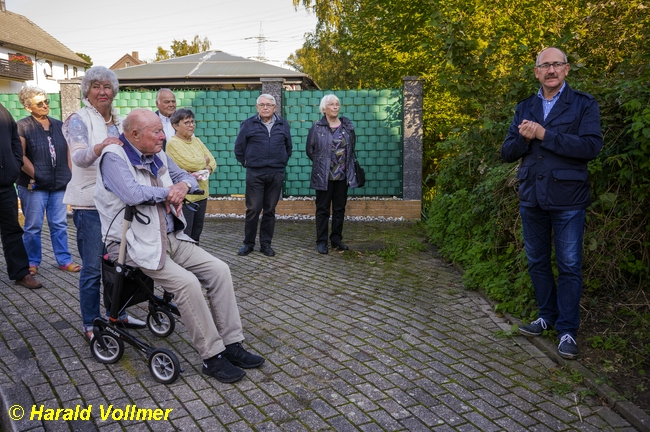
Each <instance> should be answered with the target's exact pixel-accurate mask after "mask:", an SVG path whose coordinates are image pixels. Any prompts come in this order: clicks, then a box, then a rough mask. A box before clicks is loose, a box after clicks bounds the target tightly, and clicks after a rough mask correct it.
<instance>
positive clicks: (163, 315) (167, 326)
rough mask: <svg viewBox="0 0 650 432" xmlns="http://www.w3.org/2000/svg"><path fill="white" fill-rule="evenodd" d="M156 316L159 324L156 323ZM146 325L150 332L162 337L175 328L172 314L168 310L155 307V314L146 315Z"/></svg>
mask: <svg viewBox="0 0 650 432" xmlns="http://www.w3.org/2000/svg"><path fill="white" fill-rule="evenodd" d="M156 318H158V321H160V324H158V323H156ZM147 327H149V330H151V333H153V334H155V335H156V336H158V337H162V338H164V337H167V336H169V335H170V334H172V333H173V332H174V328H176V320H175V319H174V315H172V313H171V312H169V311H168V310H166V309H163V308H156V312H155V315H154V314H151V313H149V315H147Z"/></svg>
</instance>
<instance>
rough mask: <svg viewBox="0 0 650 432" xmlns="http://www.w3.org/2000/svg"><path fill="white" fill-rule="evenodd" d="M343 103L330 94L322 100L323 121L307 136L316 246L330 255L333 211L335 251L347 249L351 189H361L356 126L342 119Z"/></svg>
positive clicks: (333, 244)
mask: <svg viewBox="0 0 650 432" xmlns="http://www.w3.org/2000/svg"><path fill="white" fill-rule="evenodd" d="M340 109H341V102H340V101H339V98H338V97H336V95H333V94H328V95H325V96H323V99H321V101H320V112H321V113H322V114H323V118H321V119H320V120H319V121H317V122H316V123H314V125H313V126H312V127H311V129H310V130H309V135H307V156H308V157H309V159H311V161H312V162H313V165H312V170H311V183H310V185H309V187H311V188H312V189H315V190H316V246H317V249H318V252H319V253H321V254H326V253H327V228H328V223H329V219H330V206H331V208H332V232H331V234H330V236H329V239H330V242H331V244H332V249H338V250H342V251H344V250H348V247H347V246H346V245H345V244H344V243H343V241H342V240H343V220H344V219H345V205H346V203H347V199H348V187H350V188H356V187H357V186H358V183H357V177H356V174H355V171H354V158H355V155H354V146H355V144H356V135H355V134H354V126H353V125H352V122H351V121H350V119H349V118H347V117H339V110H340Z"/></svg>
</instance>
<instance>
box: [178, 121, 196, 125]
mask: <svg viewBox="0 0 650 432" xmlns="http://www.w3.org/2000/svg"><path fill="white" fill-rule="evenodd" d="M179 123H183V124H184V125H185V126H194V125H195V124H196V122H195V121H194V120H185V121H182V122H179Z"/></svg>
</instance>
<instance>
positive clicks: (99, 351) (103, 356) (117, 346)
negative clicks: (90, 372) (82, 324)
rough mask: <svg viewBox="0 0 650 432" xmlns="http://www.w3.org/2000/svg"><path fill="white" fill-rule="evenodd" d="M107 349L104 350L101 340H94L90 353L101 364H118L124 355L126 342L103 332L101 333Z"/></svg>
mask: <svg viewBox="0 0 650 432" xmlns="http://www.w3.org/2000/svg"><path fill="white" fill-rule="evenodd" d="M100 335H101V338H102V339H103V340H104V343H105V344H106V348H107V349H105V350H104V349H103V348H102V345H101V344H100V343H99V340H98V339H96V338H93V340H92V342H91V344H90V352H91V353H92V354H93V357H95V360H97V361H98V362H100V363H105V364H112V363H117V362H118V361H120V359H121V358H122V355H124V342H122V339H120V338H118V337H115V336H114V335H113V334H111V333H109V332H106V331H103V332H101V333H100Z"/></svg>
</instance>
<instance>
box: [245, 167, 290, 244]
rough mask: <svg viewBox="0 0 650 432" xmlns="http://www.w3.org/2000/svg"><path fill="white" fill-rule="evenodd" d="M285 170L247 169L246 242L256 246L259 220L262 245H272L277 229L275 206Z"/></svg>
mask: <svg viewBox="0 0 650 432" xmlns="http://www.w3.org/2000/svg"><path fill="white" fill-rule="evenodd" d="M283 184H284V171H282V172H275V173H268V174H264V173H258V172H254V171H252V170H246V224H245V225H244V244H245V245H250V246H254V245H255V237H256V236H257V221H258V220H259V218H260V212H262V211H264V213H263V214H262V223H261V224H260V246H271V240H273V231H274V230H275V206H276V205H277V204H278V201H279V200H280V195H281V194H282V185H283Z"/></svg>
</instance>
